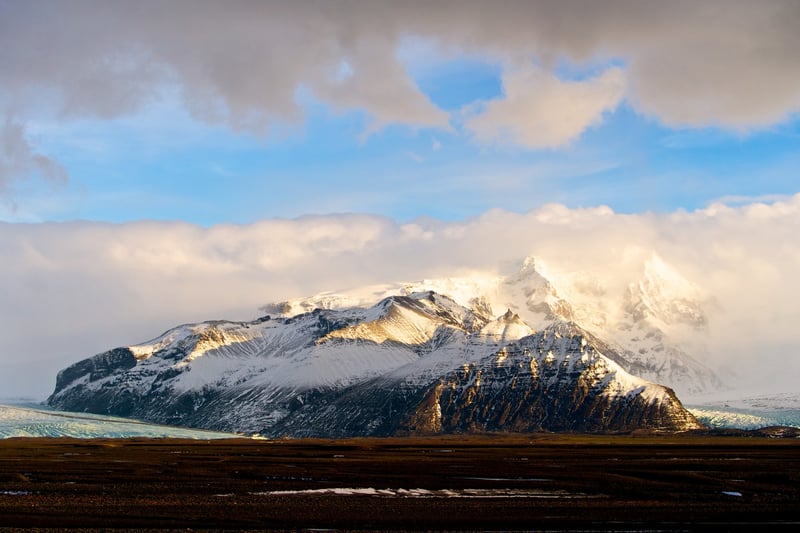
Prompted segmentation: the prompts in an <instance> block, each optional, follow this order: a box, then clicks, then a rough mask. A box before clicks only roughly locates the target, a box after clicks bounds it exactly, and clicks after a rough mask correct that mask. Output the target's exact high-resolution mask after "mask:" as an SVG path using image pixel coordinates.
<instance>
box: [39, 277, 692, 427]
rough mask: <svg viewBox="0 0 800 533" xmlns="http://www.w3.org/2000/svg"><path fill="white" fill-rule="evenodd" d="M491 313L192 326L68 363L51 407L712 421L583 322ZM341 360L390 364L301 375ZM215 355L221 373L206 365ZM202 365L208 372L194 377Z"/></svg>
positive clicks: (445, 310) (534, 420) (341, 421)
mask: <svg viewBox="0 0 800 533" xmlns="http://www.w3.org/2000/svg"><path fill="white" fill-rule="evenodd" d="M478 303H479V302H478ZM484 315H485V312H483V310H482V309H480V308H479V309H478V310H477V311H476V310H467V309H465V308H459V307H456V306H455V305H454V304H453V303H452V301H450V300H448V299H446V297H443V296H440V295H437V294H434V293H429V294H419V295H416V296H414V297H398V298H392V299H389V300H386V301H383V302H381V303H379V304H378V305H376V306H375V307H374V308H373V309H372V310H369V312H366V311H365V312H364V313H362V314H360V315H359V314H354V313H353V312H350V314H347V313H345V312H337V311H332V310H325V311H314V312H312V313H307V314H304V315H299V316H297V317H292V318H287V319H276V320H271V319H269V318H264V319H260V320H258V321H254V322H252V323H247V324H232V323H209V324H206V325H196V326H191V327H183V328H184V329H182V330H180V334H174V335H173V336H172V337H170V336H166V337H164V336H162V338H160V339H161V340H159V342H155V343H154V344H153V346H154V348H153V351H152V353H150V352H148V353H146V354H144V355H142V348H141V347H138V348H137V349H136V350H137V351H136V356H134V350H132V349H128V348H118V349H115V350H111V351H108V352H105V353H102V354H99V355H97V356H95V357H93V358H90V359H86V360H84V361H81V362H79V363H76V364H75V365H72V366H71V367H69V368H67V369H65V370H63V371H62V372H60V373H59V375H58V379H57V384H56V389H55V392H54V393H53V395H52V396H51V397H50V398H49V399H48V403H49V404H50V405H51V406H53V407H56V408H59V409H64V410H69V411H89V412H94V413H102V414H113V415H120V416H130V417H135V418H140V419H144V420H148V421H153V422H157V423H164V424H173V425H182V426H190V427H197V428H207V429H216V430H223V431H238V432H246V433H260V434H262V435H265V436H270V437H280V436H292V437H303V436H318V437H345V436H388V435H398V434H436V433H469V432H529V431H543V430H545V431H576V432H620V431H632V430H635V429H659V430H668V431H682V430H687V429H695V428H698V427H701V426H700V424H699V423H698V422H697V420H695V419H694V417H693V416H692V415H691V413H689V412H688V411H687V410H685V409H684V408H683V406H682V405H681V404H680V402H679V401H678V399H677V398H676V397H675V395H674V393H673V392H672V391H671V390H670V389H667V388H665V387H662V386H659V385H656V384H653V383H649V382H646V381H643V380H640V379H638V378H633V377H632V376H630V375H628V374H627V373H625V372H624V371H623V370H622V369H621V368H620V367H619V366H618V365H617V363H616V362H615V361H619V360H621V359H622V358H621V357H620V356H619V354H617V353H616V352H614V351H613V350H612V349H611V348H610V347H609V346H607V345H605V344H603V343H602V342H601V341H600V340H599V339H596V338H594V337H592V336H591V335H588V334H586V333H585V332H583V331H582V330H580V329H579V328H577V327H576V326H574V325H572V324H568V323H565V322H558V323H555V324H553V325H552V326H551V327H548V328H547V329H546V330H544V331H541V332H538V333H534V334H530V335H527V336H523V337H522V338H519V339H517V340H509V341H507V340H501V339H505V337H498V335H497V334H496V333H484V330H483V329H482V328H483V327H484V326H486V327H489V326H488V325H487V323H488V322H489V318H488V317H486V316H484ZM365 317H370V318H369V319H367V318H365ZM376 317H377V318H376ZM493 324H499V325H500V326H502V327H501V328H500V329H497V328H495V329H491V328H490V329H489V330H486V331H500V330H501V329H502V330H503V331H505V330H506V328H508V327H513V328H518V329H519V328H524V327H526V326H525V325H524V323H522V322H521V321H520V320H519V317H517V316H516V315H514V314H513V313H512V312H511V311H509V313H507V315H504V316H503V317H500V318H498V319H497V321H496V322H493ZM187 328H188V329H187ZM251 328H252V329H251ZM259 328H260V329H259ZM528 331H529V330H528ZM426 332H427V333H426ZM168 333H169V332H168ZM165 335H166V334H165ZM409 339H414V341H413V342H411V341H410V340H409ZM350 351H352V353H353V354H355V355H352V354H350ZM343 354H344V355H343ZM337 357H338V358H340V359H341V358H344V359H343V363H342V364H343V365H344V366H345V368H347V369H349V368H350V366H347V365H351V366H352V365H355V363H354V362H353V361H358V362H359V364H360V365H362V366H363V365H367V366H369V365H371V364H374V361H376V360H381V361H390V362H391V364H389V363H381V364H383V366H381V367H380V368H381V369H382V370H381V371H380V372H378V371H370V372H366V373H364V372H363V371H362V375H363V377H360V378H357V379H356V378H354V379H349V381H346V382H339V381H336V380H333V381H331V382H329V383H325V384H316V385H314V384H303V383H302V382H299V381H298V378H297V375H299V374H297V372H299V371H298V370H297V368H300V367H303V368H310V369H311V372H312V374H314V373H315V372H317V373H318V372H322V373H323V374H324V372H325V371H326V369H328V366H330V365H331V364H332V363H331V362H330V361H331V360H335V359H336V358H337ZM349 357H354V358H355V359H352V360H351V359H348V358H349ZM203 358H206V359H203ZM381 358H384V359H381ZM204 361H205V362H206V363H209V364H214V365H218V366H214V367H212V368H214V369H216V370H213V372H217V374H213V373H212V374H211V375H210V377H209V376H208V374H209V370H208V368H206V369H205V370H203V369H202V368H201V369H200V370H196V368H200V367H196V366H195V365H198V364H200V363H203V362H204ZM265 361H266V362H265ZM364 361H366V362H364ZM395 361H398V362H395ZM223 363H224V364H223ZM259 365H263V366H259ZM303 365H305V367H304V366H303ZM309 365H310V366H309ZM315 365H317V366H316V367H315ZM326 365H328V366H326ZM386 365H389V366H386ZM243 368H244V369H245V370H246V372H245V371H243V370H242V369H243ZM314 368H318V369H319V370H317V371H315V370H314ZM330 368H334V367H330ZM353 368H355V367H353ZM375 368H378V367H375ZM387 369H388V370H387ZM334 370H336V369H334ZM339 370H341V369H339ZM339 370H336V371H339ZM195 371H198V372H201V373H202V376H203V377H204V379H205V381H202V380H198V378H194V380H193V381H191V380H190V381H188V382H187V379H186V378H193V374H192V372H195ZM355 371H356V370H353V372H355ZM275 372H282V374H281V375H284V376H285V377H284V378H281V379H282V380H283V381H281V380H280V379H277V378H274V377H272V376H273V375H274V373H275ZM187 373H188V374H187ZM314 375H315V374H314ZM187 383H188V384H187ZM195 383H196V384H195Z"/></svg>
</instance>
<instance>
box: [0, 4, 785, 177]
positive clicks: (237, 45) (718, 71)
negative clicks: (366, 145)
mask: <svg viewBox="0 0 800 533" xmlns="http://www.w3.org/2000/svg"><path fill="white" fill-rule="evenodd" d="M798 24H800V4H798V3H797V2H795V1H793V0H773V1H770V2H767V3H762V2H752V1H748V0H706V1H704V2H696V1H677V2H669V3H664V2H648V1H644V2H643V1H636V0H616V1H613V2H593V3H588V4H587V3H586V2H569V1H567V2H565V1H561V0H558V1H556V0H553V1H544V2H520V1H516V0H498V1H497V2H492V3H490V4H487V3H486V2H483V1H478V0H474V1H470V0H467V1H447V0H444V1H441V2H436V3H433V4H431V3H429V2H424V3H422V2H413V1H412V2H402V3H398V2H391V1H388V0H385V1H381V0H374V1H371V2H352V1H350V0H338V1H336V0H332V1H329V2H302V1H300V2H277V1H276V2H269V1H265V2H252V1H249V0H238V1H237V0H232V1H230V2H224V3H222V2H207V1H194V0H175V1H172V2H167V3H165V2H157V1H154V0H143V1H141V2H131V3H117V2H114V3H108V2H95V1H91V0H76V1H73V2H54V1H41V2H14V1H9V0H2V1H0V50H2V51H3V53H2V54H0V88H1V89H0V110H2V111H6V112H11V113H13V115H14V116H15V117H17V118H18V120H19V121H20V123H21V124H22V125H23V126H24V125H25V123H26V121H27V120H29V119H30V118H31V117H39V116H42V115H46V116H47V118H50V119H56V120H70V119H75V118H87V117H88V118H101V119H108V118H115V117H120V116H124V115H128V114H133V113H138V112H139V111H140V110H141V109H142V108H143V106H146V105H148V104H150V103H152V102H153V101H157V100H159V99H160V98H161V95H162V94H163V93H164V91H172V90H176V91H178V92H179V93H180V95H181V101H182V103H183V105H185V106H186V108H187V109H189V110H190V111H191V112H192V114H193V115H194V117H195V118H200V119H202V120H205V121H207V122H210V123H222V124H226V125H227V126H228V127H231V128H236V129H238V130H244V131H249V132H264V131H266V130H270V129H271V128H280V126H281V125H282V124H286V123H301V122H302V121H303V117H304V113H305V110H304V107H303V106H304V103H303V99H302V98H300V96H299V95H301V94H307V95H311V97H312V98H314V99H318V100H319V101H320V102H322V103H324V104H325V105H327V106H329V107H330V108H332V109H333V110H335V111H339V112H350V111H357V112H362V113H364V115H365V117H366V123H367V126H366V127H367V133H369V132H372V131H375V130H376V129H380V128H382V127H385V126H387V125H391V124H403V125H406V126H409V127H412V128H447V127H448V122H449V118H450V117H449V116H448V114H447V113H446V112H445V111H443V110H442V109H439V108H438V107H437V106H436V105H434V103H432V102H431V101H430V99H429V98H428V97H427V96H426V95H425V94H423V93H422V92H421V90H420V89H419V87H417V85H416V83H415V82H414V80H413V79H412V78H411V76H410V75H409V73H408V71H409V69H408V65H407V64H405V63H404V61H413V60H414V58H413V56H412V57H410V58H409V57H405V56H403V54H402V53H400V48H401V47H402V43H403V42H407V41H408V39H409V38H410V37H416V38H419V39H423V40H425V41H426V42H430V43H433V44H432V45H431V46H430V47H429V48H428V49H429V50H430V51H431V54H434V55H436V54H441V58H442V60H445V59H446V58H447V57H452V56H453V55H467V56H478V57H480V58H481V60H482V61H489V62H494V63H496V64H517V65H519V64H530V63H531V62H535V63H537V64H539V65H541V69H542V70H540V71H536V70H532V69H521V70H519V69H513V70H510V71H508V72H506V73H505V76H504V82H505V85H506V93H507V94H506V97H507V98H506V99H505V100H502V101H497V102H491V103H490V104H488V110H487V115H485V116H484V118H483V119H478V118H475V121H474V122H473V123H472V127H474V128H475V129H476V134H477V135H479V137H480V138H491V139H494V140H497V139H498V138H503V137H504V136H507V137H509V138H510V139H512V140H515V142H519V143H521V144H523V145H525V146H533V147H539V146H554V145H559V144H563V143H564V142H568V140H569V139H571V138H574V137H575V136H577V135H578V134H579V131H580V130H581V127H584V128H585V127H587V126H588V125H590V124H592V123H593V121H596V120H597V119H598V116H599V114H601V113H602V110H604V109H610V108H613V106H614V105H616V103H617V102H618V101H619V98H620V97H621V88H620V85H621V83H622V78H623V77H624V79H625V80H626V89H627V92H626V97H627V98H628V99H629V100H630V101H631V103H632V104H633V106H634V108H635V109H637V110H639V111H640V112H642V113H644V114H647V115H650V116H653V117H655V118H657V119H658V120H660V121H662V122H664V123H665V124H668V125H673V126H690V127H704V126H721V127H723V128H733V129H737V130H742V129H744V130H746V129H752V128H759V127H764V126H767V125H770V124H774V123H777V122H781V121H783V120H786V119H787V117H789V116H791V115H792V114H793V113H797V112H798V111H800V62H798V61H797V54H796V52H797V50H798V49H800V32H797V27H798ZM424 60H425V61H428V62H431V61H432V62H434V63H435V61H436V57H433V58H431V57H426V58H424ZM561 61H566V62H567V63H569V64H571V65H574V66H576V67H577V68H578V69H581V68H584V67H586V68H588V67H591V66H597V65H601V66H602V65H611V64H614V65H624V66H623V67H615V68H611V69H608V70H606V72H605V73H604V74H603V75H601V76H600V77H598V78H595V79H592V80H585V81H583V82H567V81H563V80H561V81H559V80H558V79H556V78H554V77H553V74H552V70H553V69H552V66H553V65H555V64H558V63H559V62H561ZM412 70H413V69H412ZM457 82H458V80H454V83H457ZM534 88H536V89H537V90H535V91H534V90H533V89H534ZM557 90H563V91H566V92H565V96H564V97H563V98H561V97H559V96H558V95H557V94H556V93H557ZM566 94H568V95H569V97H570V98H571V99H572V103H573V106H574V108H573V106H570V107H565V106H564V104H563V102H564V100H566V99H567V96H566ZM552 103H555V104H556V105H555V106H554V107H553V109H550V104H552ZM516 110H518V111H520V112H524V113H530V114H531V117H530V118H529V119H528V120H526V119H525V118H524V116H522V115H518V114H516V113H514V111H516ZM567 111H569V112H568V113H567ZM556 112H559V113H563V115H562V116H563V117H564V121H563V124H561V125H560V126H559V127H556V126H554V125H553V124H551V122H552V119H553V118H557V117H558V115H557V114H556ZM534 123H537V124H538V125H537V126H533V125H532V124H534ZM4 179H5V180H6V182H8V180H9V179H10V178H9V177H8V176H6V178H4ZM15 179H22V177H20V176H18V178H15Z"/></svg>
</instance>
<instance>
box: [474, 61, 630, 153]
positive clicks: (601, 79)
mask: <svg viewBox="0 0 800 533" xmlns="http://www.w3.org/2000/svg"><path fill="white" fill-rule="evenodd" d="M503 92H504V96H503V98H501V99H497V100H492V101H490V102H488V103H486V104H485V105H483V106H481V108H480V109H479V110H478V111H477V113H474V114H473V115H472V116H469V117H468V118H467V120H466V122H465V127H466V128H467V129H468V130H469V131H471V132H472V133H473V134H474V135H475V138H476V139H477V140H478V141H479V142H482V143H498V144H516V145H519V146H523V147H526V148H531V149H541V148H557V147H559V146H562V145H565V144H568V143H569V142H571V141H573V140H575V139H576V138H577V137H579V136H580V135H581V133H583V132H584V131H585V130H586V129H587V128H589V127H590V126H592V125H594V124H597V123H599V122H600V121H601V119H602V115H603V114H604V113H606V112H608V111H612V110H613V109H614V108H616V107H617V105H618V104H619V103H620V101H621V100H622V97H623V96H624V94H625V75H624V73H623V71H622V69H620V68H617V67H612V68H609V69H607V70H606V71H605V72H603V73H602V74H600V75H599V76H597V77H594V78H590V79H588V80H582V81H564V80H560V79H558V78H557V77H556V76H555V75H553V74H550V73H548V72H546V71H544V70H542V69H541V68H539V67H535V66H532V65H528V66H524V67H521V68H515V69H512V70H510V71H506V72H505V73H504V74H503Z"/></svg>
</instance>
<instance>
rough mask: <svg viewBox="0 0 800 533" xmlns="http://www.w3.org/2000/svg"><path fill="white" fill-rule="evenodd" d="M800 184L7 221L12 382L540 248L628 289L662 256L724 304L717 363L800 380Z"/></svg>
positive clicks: (4, 323)
mask: <svg viewBox="0 0 800 533" xmlns="http://www.w3.org/2000/svg"><path fill="white" fill-rule="evenodd" d="M797 227H800V195H796V196H793V197H788V198H784V199H782V200H779V201H775V202H772V203H751V204H747V205H740V206H736V207H729V206H726V205H723V204H717V205H713V206H709V207H708V208H706V209H703V210H699V211H696V212H691V213H688V212H682V211H681V212H676V213H671V214H640V215H623V214H616V213H614V212H612V211H611V210H610V209H608V208H606V207H597V208H590V209H569V208H567V207H564V206H562V205H548V206H545V207H542V208H541V209H538V210H536V211H532V212H530V213H526V214H517V213H510V212H506V211H500V210H495V211H490V212H487V213H485V214H484V215H482V216H480V217H477V218H474V219H470V220H466V221H461V222H441V221H425V222H417V223H409V224H399V223H396V222H394V221H392V220H390V219H386V218H383V217H378V216H368V215H341V216H333V215H332V216H320V217H304V218H300V219H294V220H265V221H262V222H259V223H255V224H250V225H243V226H236V225H218V226H213V227H210V228H202V227H199V226H194V225H190V224H185V223H177V222H175V223H169V222H139V223H128V224H106V223H88V222H87V223H83V222H75V223H63V224H49V223H46V224H4V223H0V254H1V255H2V257H3V263H2V265H0V274H1V275H0V293H2V294H3V298H2V299H0V338H2V339H3V346H2V349H0V368H1V369H2V371H0V391H2V393H3V395H4V396H8V395H17V394H19V395H23V394H28V395H36V396H44V395H46V394H47V393H49V392H50V390H51V387H52V385H53V383H54V379H55V373H56V372H57V370H59V369H60V368H62V367H64V366H66V365H68V364H70V363H72V362H74V361H76V360H78V359H80V358H83V357H86V356H90V355H93V354H94V353H97V352H100V351H103V350H105V349H109V348H111V347H114V346H119V345H124V344H130V343H135V342H141V341H145V340H147V339H149V338H152V337H155V336H156V335H158V334H160V333H161V332H162V331H163V330H165V329H167V328H169V327H172V326H174V325H177V324H179V323H184V322H193V321H201V320H207V319H215V318H227V319H232V320H248V319H253V318H255V317H256V316H257V315H258V314H259V310H258V309H259V307H261V306H263V305H264V304H266V303H268V302H273V301H280V300H284V299H287V298H292V297H300V296H307V295H312V294H315V293H317V292H321V291H328V290H341V289H347V288H352V287H358V286H361V285H366V284H374V283H384V282H397V281H415V280H420V279H423V278H434V277H442V276H453V275H459V274H464V273H467V272H470V271H476V270H491V271H498V272H504V271H505V272H508V271H510V270H511V269H514V268H517V267H518V266H519V264H520V261H521V260H522V259H523V258H524V257H525V256H528V255H536V256H539V257H541V258H543V259H544V260H545V261H546V263H547V265H548V268H549V269H550V270H551V271H562V272H570V271H576V270H583V271H587V272H591V273H594V274H596V275H598V276H601V277H602V278H603V279H605V280H606V282H607V284H609V286H614V285H615V284H616V286H619V287H623V286H624V285H625V284H627V283H629V282H630V281H632V280H633V279H635V276H637V275H638V274H639V273H640V270H639V269H640V268H641V265H642V264H643V261H645V260H646V259H648V258H650V257H651V256H652V254H653V253H656V254H658V256H660V257H661V258H663V259H664V260H665V261H667V262H668V263H669V264H671V265H672V266H673V267H674V268H675V269H676V270H677V271H678V272H679V273H680V274H681V275H683V276H685V277H686V278H688V279H689V280H691V281H693V282H694V283H696V284H697V285H699V286H700V287H701V288H702V289H703V291H704V292H706V293H708V294H709V295H710V296H711V297H712V298H713V299H714V301H715V302H716V303H715V306H714V309H712V312H711V317H710V323H709V335H710V337H709V339H710V346H711V353H710V356H709V357H710V359H709V360H708V362H709V363H710V364H712V365H714V366H724V367H727V368H729V369H731V370H732V371H734V372H735V373H736V374H737V375H739V376H748V377H750V378H752V379H753V380H755V382H756V383H758V384H760V385H763V384H764V382H769V383H772V385H773V386H774V387H775V388H779V387H781V386H791V387H794V385H793V384H791V382H793V381H794V376H796V375H797V371H798V370H800V353H798V351H797V346H798V341H799V340H800V339H798V333H797V323H798V320H800V311H798V306H797V300H798V297H800V282H798V278H797V272H800V242H798V240H797V235H796V228H797Z"/></svg>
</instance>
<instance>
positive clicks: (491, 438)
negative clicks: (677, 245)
mask: <svg viewBox="0 0 800 533" xmlns="http://www.w3.org/2000/svg"><path fill="white" fill-rule="evenodd" d="M798 524H800V439H770V438H754V437H719V436H713V437H712V436H696V435H695V436H686V435H671V436H667V435H620V436H589V435H554V434H535V435H485V436H446V437H425V438H411V437H404V438H387V439H349V440H311V439H309V440H305V439H304V440H275V441H264V440H251V439H234V440H217V441H193V440H166V439H120V440H100V439H93V440H77V439H53V438H36V439H25V438H23V439H6V440H3V441H0V528H3V529H16V528H38V529H48V528H53V529H57V528H72V529H100V528H114V529H183V530H186V529H191V530H203V529H214V530H219V529H230V530H265V529H267V530H268V529H273V530H284V529H288V530H294V529H338V530H358V529H362V530H365V529H370V530H484V531H485V530H617V531H639V530H659V531H676V530H708V529H711V528H715V529H722V530H728V531H748V530H754V529H760V530H764V529H770V530H787V531H789V530H795V529H796V527H797V525H798Z"/></svg>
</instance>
